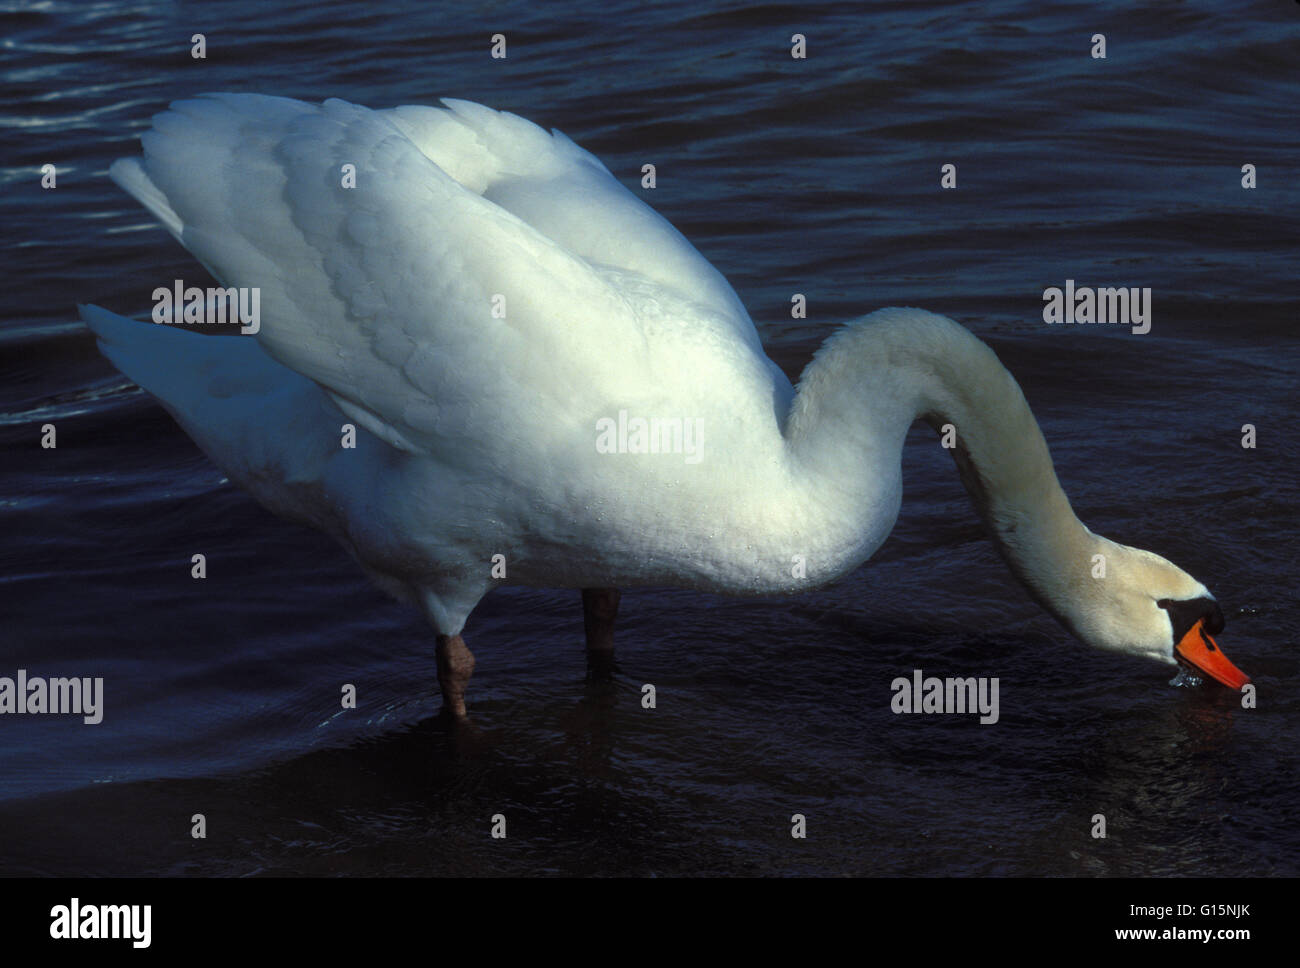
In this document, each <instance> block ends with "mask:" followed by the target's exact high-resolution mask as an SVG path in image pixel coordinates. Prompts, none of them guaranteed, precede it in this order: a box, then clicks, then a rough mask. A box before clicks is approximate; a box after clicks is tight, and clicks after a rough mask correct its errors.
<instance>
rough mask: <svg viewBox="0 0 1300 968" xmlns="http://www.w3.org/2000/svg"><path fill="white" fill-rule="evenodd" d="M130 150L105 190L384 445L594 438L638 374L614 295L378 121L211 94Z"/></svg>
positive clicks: (628, 319) (181, 107)
mask: <svg viewBox="0 0 1300 968" xmlns="http://www.w3.org/2000/svg"><path fill="white" fill-rule="evenodd" d="M142 143H143V146H144V157H143V158H142V159H127V160H124V161H121V162H118V163H116V164H115V165H114V167H113V169H112V170H111V174H112V176H113V177H114V178H115V180H116V181H117V182H118V183H119V184H120V185H121V186H122V187H124V188H125V189H127V191H129V192H131V193H132V194H134V195H136V196H137V197H138V198H140V199H141V201H143V202H144V203H145V204H146V205H147V206H148V207H149V208H150V210H151V211H154V212H155V214H158V215H159V216H160V217H161V219H162V220H163V221H164V224H165V225H167V226H168V228H169V229H171V230H172V231H173V234H175V235H177V237H178V238H179V239H180V241H181V242H182V243H183V244H184V245H185V246H186V248H188V249H189V250H190V251H191V252H192V253H193V254H194V255H195V256H196V257H197V258H198V259H199V260H200V261H202V262H203V263H204V264H205V265H206V266H207V267H208V268H209V270H210V271H211V272H212V273H213V274H214V275H215V276H216V277H217V278H218V279H219V280H221V281H222V282H223V284H225V285H229V286H247V287H257V288H258V289H259V291H260V307H261V315H262V328H261V332H260V333H259V334H258V336H257V339H258V340H259V342H260V343H261V345H262V347H263V348H264V349H265V350H266V351H267V352H268V353H269V354H270V355H271V356H272V357H274V358H275V359H276V360H278V361H279V362H281V363H283V364H284V365H286V366H288V367H290V368H291V369H293V370H295V371H296V372H298V373H301V374H303V375H305V376H307V377H309V378H310V379H312V380H314V381H316V382H317V383H318V384H320V385H321V386H322V387H324V388H325V389H326V390H328V391H329V393H330V394H331V395H332V396H333V397H334V399H335V401H336V402H337V403H338V405H339V406H340V408H341V409H343V410H344V412H345V413H347V414H348V415H349V416H352V417H355V418H356V419H357V420H358V421H359V422H360V423H361V424H362V425H363V426H366V427H367V429H369V430H371V431H372V432H374V433H376V434H377V435H378V436H380V437H381V438H382V439H384V440H386V441H387V442H388V443H390V444H392V445H393V446H395V447H398V448H400V449H403V450H409V451H424V452H432V451H437V452H440V453H445V452H447V451H448V450H449V449H450V448H449V447H448V446H447V443H448V441H447V438H459V439H461V440H462V441H464V442H466V443H471V444H474V445H475V446H477V447H480V448H481V447H482V446H483V445H484V444H487V443H491V442H493V441H496V442H499V443H500V444H501V446H502V447H509V446H510V441H509V439H508V438H509V437H510V431H509V426H510V424H511V421H512V418H518V417H520V416H521V415H525V416H526V418H527V419H526V420H525V421H524V422H525V423H527V424H528V426H527V427H526V428H524V432H531V433H532V434H533V435H534V436H535V435H536V432H537V428H538V427H539V426H546V425H547V424H548V422H549V423H550V424H551V425H554V424H556V423H564V422H567V421H568V420H571V419H572V420H577V419H581V420H582V422H583V424H584V425H585V426H590V423H589V420H588V418H589V413H588V412H587V411H588V410H590V409H592V408H598V407H601V406H606V405H607V401H609V400H618V399H626V397H627V388H628V385H629V382H630V381H633V380H635V382H641V381H643V380H645V378H646V377H645V374H646V373H648V372H649V370H650V369H651V368H650V367H648V350H647V341H646V336H645V332H644V322H643V320H642V319H639V318H638V315H637V313H636V312H635V311H634V310H633V308H632V305H631V303H630V302H629V300H628V298H626V297H625V295H624V293H623V292H622V291H621V290H620V288H619V286H618V285H617V284H616V282H614V281H611V280H612V279H614V278H615V277H613V276H611V274H610V273H607V272H600V271H598V270H597V268H595V267H593V266H592V265H591V264H590V263H588V262H587V261H586V260H584V259H582V258H581V257H579V256H578V255H576V254H574V253H573V252H571V251H569V250H568V249H566V248H565V247H564V246H562V245H560V244H558V243H557V242H555V241H554V240H553V239H550V238H548V237H547V236H546V235H544V234H543V233H542V232H540V231H538V230H537V229H536V228H534V227H532V226H530V225H528V224H527V223H526V222H525V221H524V220H522V219H521V218H519V217H518V216H516V215H514V214H512V213H510V212H508V211H506V210H505V209H503V208H502V207H501V206H499V205H497V204H495V203H493V202H492V201H490V200H489V199H487V198H484V197H483V196H481V195H479V194H478V193H477V192H475V191H473V190H471V189H470V188H467V187H466V186H464V185H462V184H461V183H460V182H458V181H457V180H456V179H455V178H453V177H451V176H450V175H449V174H447V172H445V171H444V170H443V169H442V168H441V167H440V166H439V165H437V164H436V163H434V162H433V161H432V160H431V159H430V158H429V157H428V156H427V155H426V154H424V153H423V152H422V151H421V150H420V149H419V148H417V147H416V145H415V144H414V143H413V142H412V141H411V139H410V138H409V137H408V136H407V135H406V134H405V133H404V132H403V131H402V130H401V129H400V128H399V127H398V126H397V125H395V124H394V123H393V121H392V120H390V118H388V117H386V116H384V115H383V114H382V113H380V112H376V111H371V110H369V109H367V108H363V107H359V106H356V105H352V104H348V103H346V102H343V101H338V100H333V101H327V102H326V103H325V104H323V105H320V106H317V105H310V104H306V103H303V102H298V101H292V100H288V99H283V98H269V97H264V96H260V95H231V94H222V95H208V96H204V97H200V98H197V99H194V100H187V101H180V102H177V103H176V104H174V105H172V107H171V108H170V109H169V110H168V111H166V112H164V113H162V114H160V115H159V116H157V117H156V118H155V119H154V124H153V128H152V129H151V130H150V131H149V132H147V133H146V134H145V135H144V136H143V138H142ZM345 165H355V172H356V182H355V187H344V178H343V174H342V173H343V171H344V166H345ZM724 362H725V361H724ZM634 375H639V376H636V377H635V378H634ZM768 392H769V394H770V392H771V391H770V386H769V391H768ZM584 401H585V402H587V403H588V404H590V406H584ZM559 429H561V428H559V427H556V430H557V431H558V430H559Z"/></svg>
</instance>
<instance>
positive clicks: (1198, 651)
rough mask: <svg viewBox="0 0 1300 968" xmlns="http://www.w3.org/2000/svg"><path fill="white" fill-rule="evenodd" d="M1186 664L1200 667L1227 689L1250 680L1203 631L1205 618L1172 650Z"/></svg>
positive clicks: (1236, 687) (1237, 687)
mask: <svg viewBox="0 0 1300 968" xmlns="http://www.w3.org/2000/svg"><path fill="white" fill-rule="evenodd" d="M1174 651H1175V652H1177V653H1178V655H1179V657H1181V658H1182V659H1183V660H1184V661H1186V662H1187V663H1188V664H1190V665H1192V666H1195V667H1196V668H1197V669H1200V670H1201V671H1202V672H1204V673H1205V674H1206V675H1207V676H1209V677H1210V678H1211V679H1217V680H1218V681H1219V682H1221V683H1223V684H1224V685H1225V686H1227V687H1228V688H1229V689H1240V688H1241V687H1242V686H1244V685H1245V684H1246V683H1248V682H1250V676H1248V675H1246V673H1244V672H1242V671H1241V670H1240V669H1238V668H1237V667H1236V666H1235V665H1233V664H1232V663H1231V662H1229V661H1228V657H1227V656H1225V655H1224V654H1223V653H1222V652H1221V651H1220V650H1219V646H1218V645H1217V644H1216V643H1215V641H1214V639H1212V638H1210V636H1209V633H1207V632H1206V631H1205V619H1200V620H1199V621H1198V622H1197V623H1196V624H1195V625H1193V626H1192V627H1191V629H1190V630H1189V631H1188V633H1187V634H1186V635H1184V636H1183V640H1182V641H1181V642H1179V643H1178V647H1177V648H1176V649H1175V650H1174Z"/></svg>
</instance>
